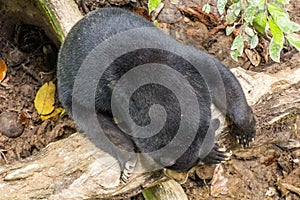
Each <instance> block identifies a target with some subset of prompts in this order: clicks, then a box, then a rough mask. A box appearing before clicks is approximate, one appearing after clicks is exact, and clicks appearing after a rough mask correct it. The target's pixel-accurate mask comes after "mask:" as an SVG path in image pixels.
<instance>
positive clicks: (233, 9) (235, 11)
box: [226, 1, 242, 24]
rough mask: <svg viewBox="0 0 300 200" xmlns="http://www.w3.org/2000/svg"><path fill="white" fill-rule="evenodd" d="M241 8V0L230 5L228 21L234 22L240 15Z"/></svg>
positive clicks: (229, 22)
mask: <svg viewBox="0 0 300 200" xmlns="http://www.w3.org/2000/svg"><path fill="white" fill-rule="evenodd" d="M241 10H242V3H241V2H240V1H239V2H237V3H234V4H232V5H231V6H229V8H228V10H227V15H226V22H227V23H228V24H232V23H233V22H234V21H235V20H236V19H237V17H238V16H239V14H240V12H241Z"/></svg>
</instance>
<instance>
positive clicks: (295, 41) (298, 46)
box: [286, 35, 300, 51]
mask: <svg viewBox="0 0 300 200" xmlns="http://www.w3.org/2000/svg"><path fill="white" fill-rule="evenodd" d="M286 39H287V40H288V41H289V42H290V43H291V45H293V46H294V47H295V48H296V49H297V50H298V51H300V39H299V38H296V37H293V36H291V35H287V36H286Z"/></svg>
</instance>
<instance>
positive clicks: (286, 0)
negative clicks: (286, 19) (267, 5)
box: [277, 0, 290, 5]
mask: <svg viewBox="0 0 300 200" xmlns="http://www.w3.org/2000/svg"><path fill="white" fill-rule="evenodd" d="M277 2H278V3H282V4H283V5H285V4H288V3H289V2H290V0H277Z"/></svg>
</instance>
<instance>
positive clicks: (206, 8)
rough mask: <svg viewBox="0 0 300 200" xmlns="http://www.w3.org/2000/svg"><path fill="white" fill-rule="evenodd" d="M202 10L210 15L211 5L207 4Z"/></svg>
mask: <svg viewBox="0 0 300 200" xmlns="http://www.w3.org/2000/svg"><path fill="white" fill-rule="evenodd" d="M202 10H203V11H204V12H206V13H209V12H210V5H209V4H205V5H204V6H203V8H202Z"/></svg>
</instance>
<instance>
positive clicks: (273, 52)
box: [269, 38, 283, 62]
mask: <svg viewBox="0 0 300 200" xmlns="http://www.w3.org/2000/svg"><path fill="white" fill-rule="evenodd" d="M282 48H283V45H280V44H277V43H276V42H275V40H274V38H272V40H271V42H270V48H269V53H270V57H271V59H272V60H274V61H275V62H280V52H281V50H282Z"/></svg>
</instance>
